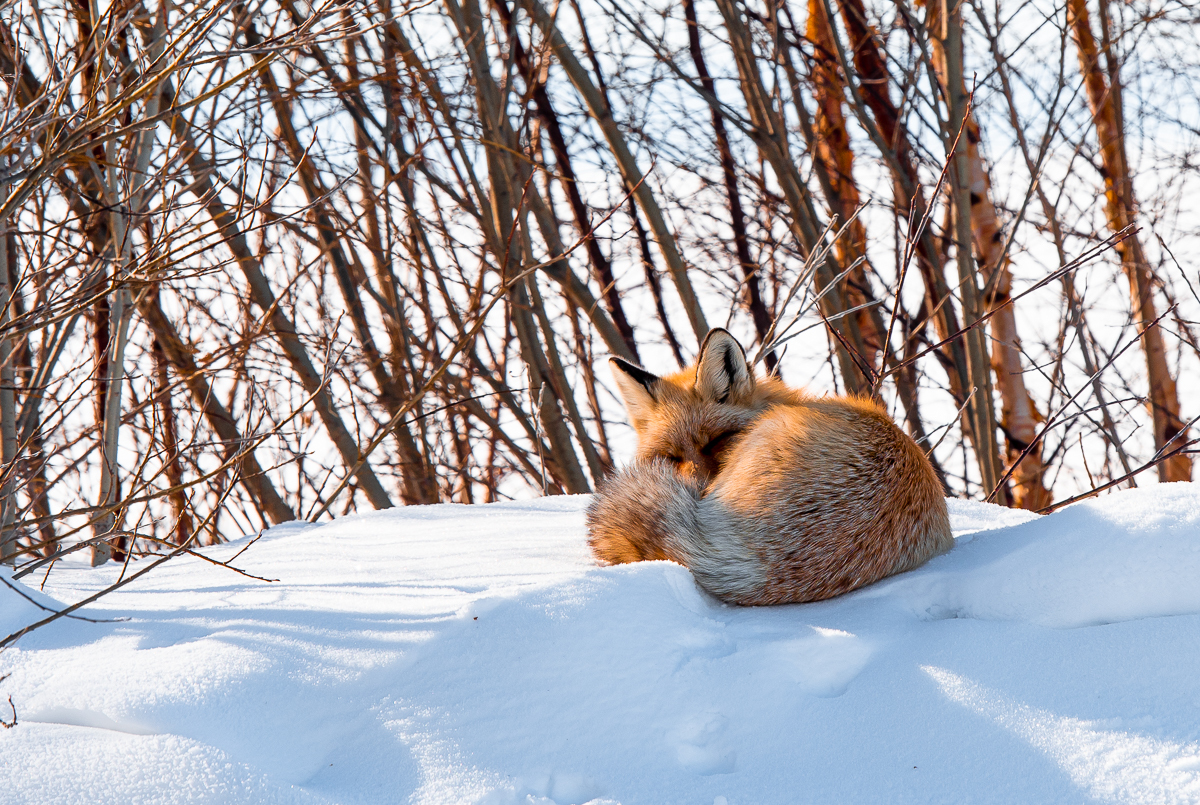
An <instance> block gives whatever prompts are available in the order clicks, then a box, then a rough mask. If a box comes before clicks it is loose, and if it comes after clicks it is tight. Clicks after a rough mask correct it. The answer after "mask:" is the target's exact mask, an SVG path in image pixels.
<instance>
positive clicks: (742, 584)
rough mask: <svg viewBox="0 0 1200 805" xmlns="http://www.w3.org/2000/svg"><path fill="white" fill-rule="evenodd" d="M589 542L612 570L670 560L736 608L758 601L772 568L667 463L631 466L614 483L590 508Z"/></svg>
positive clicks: (715, 503)
mask: <svg viewBox="0 0 1200 805" xmlns="http://www.w3.org/2000/svg"><path fill="white" fill-rule="evenodd" d="M587 523H588V544H589V545H591V547H592V551H593V553H595V555H596V558H598V559H600V560H601V561H603V562H608V563H610V564H614V565H616V564H623V563H625V562H641V561H646V560H651V559H669V560H671V561H674V562H678V563H680V564H681V565H684V566H686V567H688V568H690V569H691V571H692V574H693V575H694V576H695V578H696V581H697V582H699V583H700V586H701V587H703V588H705V589H706V590H708V591H709V592H710V593H712V594H713V595H715V596H716V597H718V598H720V599H722V600H724V601H729V602H731V603H739V604H748V603H758V602H759V601H758V599H759V596H760V595H761V591H762V586H763V583H764V578H765V576H764V574H765V572H766V568H765V567H764V566H763V564H762V561H761V560H760V559H759V558H758V557H757V556H756V555H755V554H754V552H753V551H752V550H750V548H749V546H748V545H747V542H746V536H747V534H746V531H747V528H748V527H749V524H747V523H744V522H740V521H739V519H738V518H736V517H733V516H731V515H730V513H729V512H728V511H727V510H726V508H725V506H724V505H723V504H722V503H721V501H720V500H718V499H717V498H716V497H715V496H713V495H709V496H707V497H705V496H704V494H703V489H702V488H701V487H700V485H699V484H697V483H696V482H695V481H692V480H690V479H688V478H685V477H682V476H680V474H679V473H678V472H676V471H675V469H674V468H673V467H671V465H670V464H668V463H667V462H665V461H661V460H658V461H648V462H638V463H635V464H632V465H631V466H629V467H627V468H626V469H624V470H622V471H621V472H619V473H617V474H616V475H614V476H613V477H612V478H611V479H609V480H608V481H607V482H606V483H605V484H604V486H603V488H601V489H600V491H599V492H598V493H597V495H596V497H595V499H594V500H593V501H592V505H591V506H589V507H588V512H587Z"/></svg>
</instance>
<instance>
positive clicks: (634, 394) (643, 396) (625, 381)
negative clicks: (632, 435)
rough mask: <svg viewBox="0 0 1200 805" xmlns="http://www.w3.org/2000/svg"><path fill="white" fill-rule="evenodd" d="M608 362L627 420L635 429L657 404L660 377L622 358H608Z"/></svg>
mask: <svg viewBox="0 0 1200 805" xmlns="http://www.w3.org/2000/svg"><path fill="white" fill-rule="evenodd" d="M608 362H609V364H610V365H611V366H612V373H613V379H614V380H616V381H617V389H618V390H619V391H620V392H621V399H623V400H624V401H625V409H626V410H627V411H629V420H630V421H631V422H632V423H633V427H634V428H635V429H637V428H640V425H639V423H641V422H643V421H645V420H646V419H647V418H648V417H649V416H650V412H651V411H653V410H654V409H655V408H656V407H657V406H658V387H659V383H661V382H662V379H661V378H660V377H659V376H658V375H656V374H652V373H650V372H647V371H646V370H645V369H643V368H642V367H640V366H635V365H633V364H632V363H630V362H629V361H627V360H623V359H622V358H609V359H608Z"/></svg>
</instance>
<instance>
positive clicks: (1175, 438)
mask: <svg viewBox="0 0 1200 805" xmlns="http://www.w3.org/2000/svg"><path fill="white" fill-rule="evenodd" d="M1099 2H1101V3H1105V2H1107V0H1099ZM1067 18H1068V22H1069V24H1070V26H1071V36H1072V37H1073V38H1074V40H1075V45H1076V48H1077V49H1078V52H1079V69H1080V72H1081V73H1082V74H1083V80H1084V87H1085V89H1086V90H1087V96H1088V104H1089V106H1090V107H1091V110H1092V122H1093V124H1094V125H1095V127H1096V139H1097V140H1098V141H1099V145H1100V159H1101V162H1102V163H1103V165H1104V171H1103V174H1104V194H1105V199H1106V201H1107V203H1106V205H1105V212H1106V213H1107V217H1108V225H1109V228H1110V229H1112V231H1113V232H1120V231H1122V230H1125V229H1126V228H1128V227H1129V226H1131V225H1132V224H1134V223H1135V222H1136V221H1137V202H1136V201H1135V199H1134V195H1133V177H1132V176H1130V174H1129V161H1128V158H1127V156H1126V153H1125V125H1124V120H1123V118H1122V115H1121V100H1120V94H1121V85H1120V83H1119V79H1118V78H1117V76H1116V74H1115V70H1114V71H1113V72H1112V73H1111V75H1112V76H1113V79H1114V81H1113V82H1111V83H1110V81H1109V79H1108V77H1106V75H1105V71H1104V70H1103V68H1102V67H1101V64H1100V58H1101V54H1100V50H1099V48H1098V47H1097V45H1096V38H1095V36H1093V34H1092V24H1091V20H1090V17H1089V14H1088V7H1087V0H1068V2H1067ZM1116 250H1117V254H1118V255H1119V256H1120V258H1121V267H1122V268H1123V269H1124V271H1125V275H1126V276H1127V277H1128V278H1129V291H1130V296H1131V297H1132V301H1133V314H1134V321H1135V322H1136V323H1137V326H1138V329H1139V330H1141V331H1142V338H1141V340H1142V351H1143V352H1144V353H1145V355H1146V372H1147V378H1148V380H1149V385H1150V393H1149V398H1148V400H1147V403H1148V405H1149V407H1150V414H1151V416H1152V417H1153V420H1154V447H1155V449H1156V450H1157V451H1159V452H1169V451H1170V450H1171V449H1173V448H1175V447H1178V446H1180V445H1182V444H1184V443H1186V442H1187V440H1188V434H1187V431H1186V429H1185V428H1184V424H1183V420H1182V419H1181V418H1180V415H1179V395H1178V393H1177V392H1176V390H1175V379H1174V378H1173V377H1171V370H1170V367H1169V366H1168V364H1167V349H1166V344H1165V343H1164V342H1163V336H1162V329H1161V328H1160V327H1158V326H1157V325H1156V326H1154V327H1150V326H1149V325H1150V323H1151V322H1153V321H1154V320H1155V319H1156V318H1158V314H1157V312H1156V310H1155V304H1154V272H1153V270H1152V269H1151V268H1150V263H1149V261H1148V260H1147V259H1146V253H1145V251H1144V250H1143V248H1142V240H1141V238H1140V237H1138V234H1137V233H1136V232H1132V233H1129V234H1127V235H1126V237H1125V239H1124V240H1122V241H1121V242H1120V243H1118V244H1117V245H1116ZM1158 477H1159V480H1162V481H1190V480H1191V479H1192V460H1191V458H1190V457H1189V456H1187V455H1186V454H1185V453H1182V452H1181V453H1179V454H1178V455H1175V456H1172V457H1171V458H1169V459H1167V460H1166V461H1164V462H1162V463H1160V464H1159V465H1158Z"/></svg>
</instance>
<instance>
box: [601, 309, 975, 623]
mask: <svg viewBox="0 0 1200 805" xmlns="http://www.w3.org/2000/svg"><path fill="white" fill-rule="evenodd" d="M613 370H614V376H615V377H616V379H617V385H618V387H619V388H620V390H621V393H622V396H623V397H624V399H625V403H626V407H627V409H628V410H629V414H630V419H631V421H632V422H633V426H634V428H635V430H636V431H637V435H638V452H637V458H636V460H635V462H634V463H633V464H632V465H631V466H630V467H628V468H626V469H625V470H623V471H622V472H620V473H618V474H617V475H616V476H614V477H613V478H612V479H610V480H609V481H608V482H607V483H606V484H605V486H604V488H603V489H602V490H601V491H600V492H599V493H598V495H597V496H596V499H595V500H594V501H593V503H592V506H591V507H590V508H589V510H588V528H589V532H590V533H589V544H590V545H591V547H592V550H593V552H594V553H595V555H596V556H597V558H599V559H601V560H602V561H605V562H610V563H614V564H617V563H623V562H635V561H641V560H648V559H671V560H674V561H677V562H679V563H681V564H684V565H686V566H687V567H689V568H690V569H691V570H692V572H693V574H694V575H695V577H696V580H697V581H698V582H699V583H700V585H701V586H703V587H704V588H705V589H707V590H708V591H709V592H711V593H712V594H713V595H716V596H717V597H718V598H721V599H722V600H725V601H728V602H730V603H736V604H745V605H758V604H783V603H795V602H801V601H816V600H820V599H824V598H830V597H832V596H835V595H840V594H842V593H845V592H849V591H850V590H853V589H855V588H857V587H861V586H863V585H865V584H870V583H871V582H874V581H877V580H879V579H881V578H883V577H885V576H889V575H891V574H893V573H899V572H902V571H904V570H909V569H912V568H914V567H916V566H918V565H920V564H922V563H923V562H925V561H926V560H927V559H929V558H930V557H931V556H934V555H936V554H938V553H941V552H943V551H945V550H948V549H949V548H950V546H951V545H952V543H953V540H952V538H951V535H950V522H949V517H948V515H947V512H946V501H945V498H944V497H943V496H942V489H941V485H940V483H939V482H938V479H937V476H936V475H935V474H934V471H933V467H932V466H931V465H930V463H929V461H928V459H927V458H926V457H925V454H924V453H923V452H922V451H921V449H920V448H919V447H917V445H916V444H915V443H914V442H913V441H912V439H910V438H909V437H908V436H907V435H906V434H904V433H903V432H902V431H901V430H900V429H899V428H897V427H896V426H895V424H894V423H893V422H892V421H891V419H890V418H889V417H888V415H887V414H886V412H884V410H883V409H882V408H880V407H879V406H878V405H877V404H876V403H874V402H872V401H870V400H866V399H860V398H856V397H827V398H813V397H810V396H808V395H806V394H804V393H803V392H801V391H798V390H795V389H791V388H788V387H787V386H785V385H784V384H783V383H782V382H780V381H778V380H776V379H774V378H763V379H756V378H755V377H754V374H753V371H752V370H751V369H750V367H749V366H748V365H747V363H746V359H745V353H744V352H743V351H742V348H741V346H740V345H739V344H738V343H737V341H735V340H734V339H733V337H732V336H731V335H729V333H727V332H725V331H724V330H714V331H712V332H711V333H709V336H708V337H707V338H706V339H705V342H704V345H703V346H702V347H701V352H700V358H699V359H698V360H697V362H696V365H695V366H692V367H689V368H688V369H684V370H683V371H680V372H678V373H676V374H673V375H669V376H667V377H663V378H658V377H655V376H654V375H651V374H650V373H648V372H645V371H644V370H641V369H639V368H637V367H634V366H632V365H630V364H626V363H624V362H620V361H615V360H614V362H613Z"/></svg>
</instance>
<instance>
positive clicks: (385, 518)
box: [0, 484, 1200, 805]
mask: <svg viewBox="0 0 1200 805" xmlns="http://www.w3.org/2000/svg"><path fill="white" fill-rule="evenodd" d="M586 502H587V499H586V498H558V499H546V500H539V501H536V502H533V503H522V504H500V505H492V506H486V507H483V506H477V507H464V506H430V507H419V508H408V509H402V510H393V511H388V512H380V513H376V514H369V515H363V516H356V517H350V518H346V519H344V520H340V521H338V522H336V523H333V524H330V525H324V526H307V527H305V526H292V527H284V528H277V529H275V530H273V531H271V532H269V533H268V534H267V536H265V537H264V538H263V539H262V540H260V541H259V542H258V543H257V544H255V545H254V546H253V547H252V548H250V550H249V551H248V552H247V553H246V554H244V555H243V556H242V557H241V558H240V559H239V561H238V564H239V565H240V566H242V567H245V568H246V569H247V570H249V571H251V572H254V573H258V574H262V575H267V576H271V577H275V578H279V579H280V581H278V582H275V583H271V584H267V583H262V582H256V581H252V580H250V579H247V578H245V577H243V576H239V575H235V574H234V573H232V572H230V571H228V570H224V569H221V568H217V567H213V566H211V565H206V564H204V563H202V562H200V561H198V560H194V559H179V560H175V561H173V562H171V563H168V564H167V565H165V566H164V567H162V568H160V569H158V570H156V571H155V572H154V573H151V574H149V575H148V576H146V577H144V578H143V579H141V580H139V581H138V582H135V583H134V584H133V585H131V586H130V587H129V588H126V590H124V591H121V592H118V593H116V594H113V595H111V596H109V597H108V598H105V599H103V600H102V601H101V602H100V603H98V604H97V605H95V606H94V607H91V608H89V610H88V611H87V613H86V614H89V615H91V616H92V617H116V616H122V615H128V616H130V620H128V621H126V622H122V623H111V624H91V623H83V622H79V621H71V622H62V621H60V622H58V623H56V624H53V625H51V626H50V627H48V628H46V629H43V630H41V631H38V632H35V633H33V634H32V635H29V636H27V637H26V638H25V639H23V640H22V641H20V642H19V643H18V645H17V647H16V648H15V649H10V650H9V651H7V652H5V653H3V654H0V675H3V674H4V673H11V676H10V677H9V678H8V679H7V680H6V681H4V682H3V683H0V701H6V699H7V696H8V695H10V694H11V695H12V698H13V702H14V703H15V704H16V707H17V712H18V716H19V719H20V724H19V726H17V727H16V728H15V729H10V730H0V802H4V803H55V804H56V805H57V803H89V805H90V804H91V803H143V802H145V803H150V802H161V803H192V802H211V803H241V802H246V803H258V802H280V803H293V802H294V803H333V802H338V803H358V802H364V803H393V802H396V803H402V802H413V803H460V802H462V803H469V802H481V803H490V804H492V805H501V804H503V803H536V804H537V805H549V803H552V802H553V803H558V805H565V804H566V803H581V802H586V801H595V802H597V803H607V802H621V803H626V805H632V803H651V804H653V805H659V804H661V803H676V802H678V803H701V804H702V805H710V803H716V804H717V805H725V803H728V805H751V804H752V803H801V802H822V803H846V802H887V803H893V802H921V803H933V802H947V803H966V802H997V803H1015V802H1022V803H1043V802H1055V803H1058V802H1092V801H1103V802H1109V801H1114V802H1147V803H1149V802H1200V485H1191V484H1176V485H1171V486H1164V487H1155V488H1151V489H1146V490H1135V491H1129V492H1121V493H1117V494H1113V495H1110V496H1107V497H1104V498H1100V499H1098V500H1095V501H1091V502H1087V503H1084V504H1080V505H1076V506H1073V507H1071V508H1069V509H1066V510H1064V511H1061V512H1059V513H1056V514H1054V515H1050V516H1048V517H1044V518H1033V517H1032V516H1031V515H1027V514H1023V513H1017V512H1011V511H1007V510H1004V509H999V508H996V507H991V506H986V505H983V504H971V503H963V502H956V501H951V515H952V518H953V521H954V527H955V533H956V535H958V537H959V538H958V543H957V545H956V546H955V548H954V550H953V551H952V552H951V553H949V554H947V555H945V556H942V557H939V558H937V559H935V560H933V561H932V562H930V563H929V564H928V565H927V566H925V567H923V568H921V569H919V570H917V571H915V572H912V573H909V574H906V575H904V576H900V577H896V578H893V579H889V580H886V581H884V582H882V583H880V584H877V585H875V586H873V587H871V588H868V589H866V590H862V591H859V592H858V593H855V594H851V595H848V596H845V597H843V598H841V599H837V600H834V601H829V602H824V603H819V604H809V605H800V606H788V607H776V608H770V609H736V608H730V607H726V606H724V605H721V604H719V603H717V602H716V601H714V600H712V599H710V598H709V597H707V596H706V595H704V594H703V593H701V592H699V591H698V589H697V588H696V586H695V584H694V583H693V581H692V578H691V576H690V575H689V574H688V572H687V571H686V570H684V569H683V568H681V567H678V566H676V565H672V564H668V563H663V562H656V563H645V564H641V565H633V566H624V567H616V568H598V567H595V566H594V564H593V563H592V561H591V559H590V557H589V555H588V553H587V549H586V546H585V545H584V541H583V518H582V509H583V507H584V506H585V505H586ZM240 547H241V546H240V545H238V544H233V545H229V546H223V547H222V548H220V549H216V550H213V551H212V553H213V555H214V556H217V557H228V556H231V555H232V554H233V553H235V552H236V551H237V550H239V549H240ZM117 572H118V569H117V568H115V567H108V568H104V569H101V570H100V571H90V570H86V569H83V568H81V567H66V568H60V569H56V570H55V572H54V573H53V574H52V575H51V576H50V580H49V583H48V584H47V585H46V592H47V593H48V594H49V595H51V596H53V598H54V599H56V600H57V601H60V602H61V601H74V600H78V599H79V598H81V597H83V596H84V595H86V594H88V593H89V592H92V591H95V590H96V589H98V588H99V587H100V586H101V585H104V584H106V583H109V582H111V581H112V580H113V579H114V578H115V576H116V573H117ZM25 581H26V582H28V581H30V579H29V578H27V579H26V580H25ZM25 589H26V590H29V591H30V594H32V595H35V596H36V595H37V593H36V592H35V590H36V584H34V585H30V586H29V587H27V588H25ZM39 600H45V599H39ZM47 603H52V602H49V601H47ZM39 614H40V613H39V611H37V610H36V609H35V608H34V607H32V606H31V605H29V604H27V603H26V602H25V601H23V600H22V599H20V598H19V597H17V596H16V595H14V594H12V593H11V592H9V590H8V589H7V588H6V587H3V586H0V636H3V635H4V634H7V633H8V632H10V631H13V630H15V629H16V628H19V627H20V626H22V625H24V624H26V623H29V622H31V621H32V620H35V619H37V618H38V617H39ZM7 714H8V713H7V705H5V708H4V710H3V712H0V716H7Z"/></svg>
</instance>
